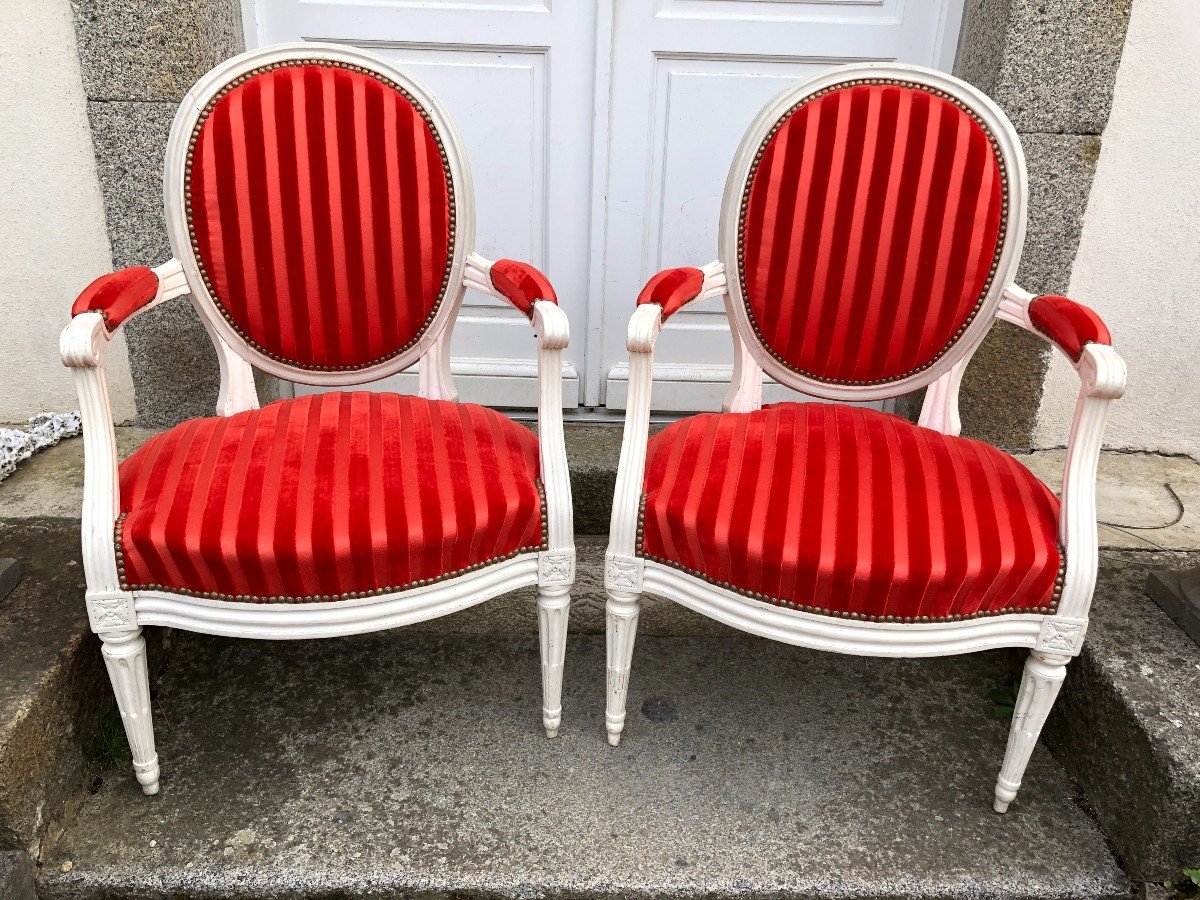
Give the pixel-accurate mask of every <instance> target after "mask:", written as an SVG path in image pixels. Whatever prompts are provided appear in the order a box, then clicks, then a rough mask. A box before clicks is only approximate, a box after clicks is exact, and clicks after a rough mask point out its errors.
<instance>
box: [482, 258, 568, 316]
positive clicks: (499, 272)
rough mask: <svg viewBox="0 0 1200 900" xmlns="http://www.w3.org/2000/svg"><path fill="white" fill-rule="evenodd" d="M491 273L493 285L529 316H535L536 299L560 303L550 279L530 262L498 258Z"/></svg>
mask: <svg viewBox="0 0 1200 900" xmlns="http://www.w3.org/2000/svg"><path fill="white" fill-rule="evenodd" d="M489 274H490V277H491V279H492V287H494V288H495V289H496V290H498V291H499V292H500V293H501V294H503V295H504V296H505V298H506V299H507V300H508V302H509V303H511V304H512V305H513V306H515V307H516V308H517V309H519V310H520V311H521V312H523V313H525V315H527V316H530V317H532V316H533V302H534V301H535V300H549V301H550V302H551V303H558V295H557V294H555V293H554V287H553V285H551V284H550V279H548V278H547V277H546V276H545V275H543V274H542V273H541V272H539V271H538V270H537V269H535V268H534V267H533V266H531V265H529V263H523V262H517V261H516V260H515V259H498V260H496V261H495V262H494V263H492V268H491V272H490V273H489Z"/></svg>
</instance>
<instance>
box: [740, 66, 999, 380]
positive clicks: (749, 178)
mask: <svg viewBox="0 0 1200 900" xmlns="http://www.w3.org/2000/svg"><path fill="white" fill-rule="evenodd" d="M862 85H893V86H895V87H906V88H913V89H916V90H921V91H924V92H925V93H927V94H931V95H933V96H935V97H939V98H941V99H943V100H947V101H949V102H950V103H953V104H954V105H955V106H957V107H958V108H959V109H960V110H962V111H963V112H964V113H966V114H967V115H968V116H970V117H971V120H972V121H974V122H975V124H976V125H978V126H979V127H980V129H981V130H982V131H983V133H984V134H985V135H986V136H987V139H988V143H989V144H990V145H991V147H992V153H993V154H994V155H995V157H996V163H997V166H998V168H999V171H1000V230H999V232H998V233H997V235H996V250H995V252H994V253H993V254H992V264H991V267H990V268H989V269H988V276H987V279H986V280H985V281H984V283H983V287H982V289H981V290H980V291H979V296H978V297H977V298H976V299H975V306H974V307H973V308H972V310H971V312H970V313H969V314H968V315H967V317H966V319H964V320H963V323H962V324H961V325H960V326H959V327H958V330H957V331H955V332H954V334H953V335H951V336H950V339H949V340H948V341H946V343H945V345H944V346H943V347H942V348H941V349H940V350H938V352H937V353H936V354H934V356H933V357H932V358H931V359H929V360H928V361H926V362H923V363H921V364H920V365H919V366H916V367H915V368H912V369H909V370H908V371H907V372H903V373H901V374H899V375H892V376H889V377H887V378H880V379H876V380H871V381H867V380H856V379H850V378H828V377H826V376H824V375H817V374H815V373H813V372H809V371H807V370H805V369H801V368H799V367H798V366H795V365H793V364H792V363H790V362H788V361H787V360H786V359H784V358H783V357H782V356H781V355H780V354H779V353H778V352H777V351H776V350H775V348H774V347H772V346H771V345H770V344H769V343H768V342H767V339H766V338H765V337H764V336H763V333H762V330H761V329H760V328H759V325H758V320H757V319H756V318H755V317H754V311H753V310H752V309H751V308H750V300H749V296H748V294H747V292H746V261H745V248H746V216H747V215H748V213H749V206H750V189H751V188H752V187H753V186H754V176H755V174H756V173H757V172H758V166H759V163H760V162H761V161H762V157H763V154H764V153H765V152H766V150H767V145H769V144H770V143H771V140H772V139H773V138H774V137H775V134H776V133H777V132H778V131H779V129H780V128H782V127H783V125H784V123H785V122H787V121H788V120H789V119H790V118H791V117H792V115H793V114H794V113H795V112H796V111H797V110H799V109H800V107H802V106H804V105H805V104H806V103H809V102H810V101H812V100H816V99H817V98H819V97H823V96H825V95H826V94H831V93H833V92H835V91H840V90H843V89H845V88H852V87H859V86H862ZM1007 234H1008V172H1007V171H1006V170H1005V168H1004V157H1003V156H1002V155H1001V153H1000V146H999V143H998V142H997V141H996V136H995V135H994V134H992V132H991V129H989V128H988V127H987V125H986V124H985V123H984V121H983V119H982V118H981V117H980V116H979V114H978V113H976V112H975V110H973V109H971V108H970V107H969V106H967V105H966V104H965V103H963V102H962V101H961V100H959V99H958V98H957V97H955V96H953V95H951V94H949V93H947V92H946V91H943V90H940V89H939V88H935V87H931V86H929V85H926V84H921V83H920V82H916V81H905V80H903V79H899V78H855V79H852V80H850V81H842V82H839V83H838V84H834V85H830V86H829V87H827V88H822V89H821V90H819V91H815V92H813V93H812V94H809V95H808V96H806V97H804V98H803V99H801V100H798V101H797V102H796V103H795V104H793V105H792V107H791V108H790V109H788V110H787V112H785V113H783V115H781V116H780V117H779V118H778V119H776V120H775V124H774V125H773V126H771V130H770V131H769V132H767V135H766V137H764V138H763V140H762V143H760V144H759V145H758V150H757V151H755V154H754V161H753V162H752V163H751V164H750V171H749V172H748V173H747V174H746V184H745V186H744V187H743V188H742V201H741V207H740V209H739V210H738V239H737V256H738V284H739V285H740V287H741V290H742V306H743V307H744V308H745V310H746V318H747V320H748V321H749V322H750V327H751V328H752V329H754V334H755V336H756V337H757V338H758V342H759V344H760V345H761V346H762V348H763V349H764V350H766V351H767V352H768V353H769V354H771V356H772V358H774V360H775V361H776V362H778V363H779V364H780V365H781V366H783V367H784V368H785V369H787V370H788V371H789V372H795V373H796V374H797V375H801V376H803V377H804V378H808V379H810V380H812V381H817V382H820V383H822V384H839V385H861V386H864V387H867V386H873V385H881V384H891V383H892V382H896V381H903V380H904V379H906V378H911V377H912V376H913V375H916V374H917V373H918V372H923V371H925V370H926V369H928V368H929V367H930V366H932V365H934V364H935V363H937V361H938V360H939V359H941V358H942V357H943V356H945V355H946V353H947V352H948V351H949V350H950V348H951V347H953V346H954V345H955V344H956V343H957V342H958V339H959V338H960V337H962V335H963V333H964V332H965V331H966V330H967V328H968V327H970V325H971V323H972V322H974V321H975V317H976V316H977V315H979V310H980V308H981V307H982V306H983V301H984V299H985V298H986V297H987V295H988V291H989V290H991V287H992V282H993V281H994V280H995V278H996V270H997V269H998V268H999V266H1000V256H1001V254H1002V253H1003V252H1004V241H1005V237H1006V236H1007Z"/></svg>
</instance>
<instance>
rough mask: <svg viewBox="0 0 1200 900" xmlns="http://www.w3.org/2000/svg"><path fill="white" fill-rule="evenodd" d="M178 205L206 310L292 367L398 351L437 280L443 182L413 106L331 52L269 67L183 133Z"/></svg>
mask: <svg viewBox="0 0 1200 900" xmlns="http://www.w3.org/2000/svg"><path fill="white" fill-rule="evenodd" d="M193 153H194V156H193V157H192V159H191V161H190V163H189V167H188V173H189V177H188V183H187V194H186V197H187V216H188V223H189V227H190V229H191V234H192V243H193V248H194V250H195V253H196V258H197V261H198V263H199V265H200V269H201V275H202V276H203V278H204V280H205V283H206V284H207V285H208V289H209V292H210V294H211V295H212V297H213V299H214V300H215V301H216V303H217V306H218V308H219V309H220V310H221V313H222V314H223V315H224V316H225V317H226V319H228V321H229V322H230V324H231V325H232V326H233V327H234V328H235V329H236V330H237V331H238V333H239V334H241V335H242V337H243V338H245V339H246V341H247V342H248V343H250V344H251V345H252V346H254V347H255V348H256V349H258V350H259V351H261V352H262V353H264V354H266V355H268V356H270V357H273V358H275V359H278V360H281V361H284V362H287V363H289V364H291V365H294V366H298V367H300V368H304V369H319V370H345V369H359V368H365V367H368V366H371V365H374V364H377V363H379V362H382V361H383V360H386V359H389V358H391V357H394V356H396V355H397V354H399V353H401V352H403V350H404V349H406V348H407V347H409V346H411V345H412V344H413V343H414V342H415V341H416V340H417V339H418V338H419V337H420V335H421V334H422V332H423V331H424V329H425V328H426V327H427V325H428V323H429V320H430V318H431V317H432V315H433V313H434V312H435V310H436V308H437V306H438V305H439V303H440V302H441V298H442V296H443V294H444V293H445V289H446V281H447V278H448V276H449V268H450V262H451V257H452V239H451V231H452V228H451V223H452V220H453V215H454V214H453V202H452V192H451V186H450V183H449V181H448V175H447V171H446V168H445V162H444V160H443V158H442V148H441V146H440V144H439V139H438V137H437V135H436V134H435V133H434V132H433V130H432V128H431V126H430V124H429V122H428V121H427V120H426V119H425V118H424V113H423V111H422V110H421V109H419V108H418V107H417V106H416V105H415V103H414V101H412V100H411V99H410V98H409V97H407V96H406V95H405V94H403V93H401V91H400V89H398V88H397V87H396V86H395V85H392V84H390V83H385V82H384V81H383V79H382V78H379V77H375V76H373V75H371V74H366V73H363V72H356V71H351V70H349V69H348V68H346V67H345V66H343V65H342V64H340V63H334V62H323V63H321V64H320V65H312V64H309V65H302V64H300V63H299V62H298V61H297V62H293V63H287V64H280V65H279V66H278V67H269V68H268V69H267V70H265V71H261V72H259V73H257V74H253V75H252V76H250V77H249V78H248V79H247V80H246V81H244V82H243V83H241V84H238V85H235V86H233V87H231V88H229V89H227V90H226V91H225V92H224V93H223V94H221V95H220V96H219V98H218V99H217V100H216V102H215V105H214V106H213V107H212V109H211V111H210V112H208V113H207V115H204V116H201V118H200V121H199V123H198V124H197V126H196V130H195V132H194V134H193Z"/></svg>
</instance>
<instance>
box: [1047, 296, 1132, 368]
mask: <svg viewBox="0 0 1200 900" xmlns="http://www.w3.org/2000/svg"><path fill="white" fill-rule="evenodd" d="M1029 321H1030V324H1032V325H1033V327H1034V328H1036V329H1037V330H1038V331H1039V332H1041V333H1042V334H1043V335H1044V336H1045V337H1046V338H1047V339H1048V340H1049V341H1051V342H1052V343H1053V344H1054V345H1055V346H1056V347H1058V349H1060V350H1061V351H1062V352H1063V353H1065V354H1066V355H1067V356H1068V357H1070V359H1071V361H1072V362H1079V357H1080V356H1081V355H1082V354H1083V348H1084V347H1085V346H1087V345H1088V344H1103V345H1104V346H1107V347H1111V346H1112V335H1110V334H1109V333H1108V328H1107V326H1105V324H1104V322H1103V320H1101V318H1100V317H1099V316H1098V315H1096V313H1094V312H1093V311H1092V310H1090V309H1088V308H1087V307H1086V306H1084V305H1083V304H1082V303H1076V302H1075V301H1074V300H1070V299H1068V298H1066V297H1060V296H1059V295H1057V294H1042V295H1041V296H1040V297H1034V298H1033V300H1031V301H1030V303H1029Z"/></svg>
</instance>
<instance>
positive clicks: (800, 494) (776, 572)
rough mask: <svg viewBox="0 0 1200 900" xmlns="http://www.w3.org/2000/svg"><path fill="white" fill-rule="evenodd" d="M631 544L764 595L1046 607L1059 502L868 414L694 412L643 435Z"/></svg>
mask: <svg viewBox="0 0 1200 900" xmlns="http://www.w3.org/2000/svg"><path fill="white" fill-rule="evenodd" d="M645 491H646V496H645V501H644V502H645V509H644V520H643V529H642V534H643V537H642V543H641V548H640V552H641V554H642V555H644V556H646V557H649V558H652V559H656V560H658V561H660V562H663V563H666V564H668V565H671V566H675V567H677V568H680V569H684V570H686V571H690V572H692V573H693V574H696V575H699V576H700V577H703V578H705V579H707V580H709V581H712V582H716V583H718V584H722V585H725V586H726V587H729V588H731V589H732V590H735V591H739V592H741V593H745V594H749V595H751V596H755V597H758V598H759V599H762V600H766V601H768V602H771V603H777V604H780V605H784V606H788V607H792V608H796V609H803V610H806V611H809V612H817V613H825V614H829V615H837V616H843V617H850V618H858V619H873V620H877V619H884V620H889V621H890V620H897V621H912V620H923V619H925V618H929V619H948V618H949V619H956V618H963V617H974V616H984V615H996V614H999V613H1003V612H1009V611H1020V610H1026V611H1035V610H1041V611H1047V610H1049V609H1051V608H1052V607H1054V606H1055V604H1056V602H1057V593H1056V591H1057V581H1056V578H1057V573H1058V572H1059V566H1060V563H1061V556H1060V553H1059V549H1058V544H1057V538H1056V533H1057V523H1058V501H1057V500H1056V499H1055V497H1054V495H1053V494H1052V493H1051V492H1050V491H1049V490H1048V489H1047V488H1046V487H1045V486H1044V485H1042V484H1041V483H1040V482H1039V481H1038V480H1037V479H1036V478H1034V476H1033V475H1032V474H1031V473H1030V472H1029V470H1028V469H1026V468H1025V467H1024V466H1022V465H1021V464H1020V463H1019V462H1017V461H1016V460H1015V459H1013V458H1012V457H1011V456H1008V455H1007V454H1005V453H1002V452H1001V451H999V450H997V449H995V448H994V447H990V446H988V445H987V444H983V443H980V442H979V441H973V440H967V439H964V438H955V437H949V436H947V435H942V434H938V433H936V432H933V431H929V430H927V429H923V428H919V427H917V426H916V425H913V424H911V423H909V422H906V421H904V420H903V419H900V418H898V417H896V416H892V415H887V414H885V413H880V412H875V411H873V410H867V409H860V408H855V407H848V406H835V405H830V404H821V403H788V404H782V405H779V406H771V407H767V408H765V409H763V410H760V411H758V412H753V413H745V414H722V415H712V414H708V415H699V416H693V417H692V418H689V419H684V420H682V421H680V422H676V423H675V424H673V425H670V426H668V427H667V428H666V429H664V430H663V431H662V432H660V433H659V434H657V435H655V436H654V437H653V438H652V439H651V441H650V449H649V458H648V462H647V467H646V482H645Z"/></svg>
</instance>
